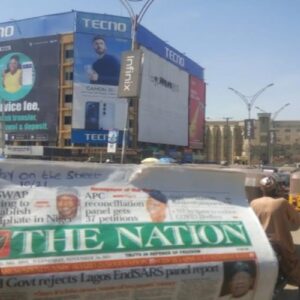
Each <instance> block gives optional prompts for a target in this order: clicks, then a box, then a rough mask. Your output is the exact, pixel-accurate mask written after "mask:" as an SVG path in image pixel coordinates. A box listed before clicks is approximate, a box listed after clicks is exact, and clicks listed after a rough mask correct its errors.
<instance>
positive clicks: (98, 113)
mask: <svg viewBox="0 0 300 300" xmlns="http://www.w3.org/2000/svg"><path fill="white" fill-rule="evenodd" d="M134 47H135V49H138V50H140V51H141V53H142V55H141V59H140V62H139V63H140V65H141V67H140V68H139V70H141V71H140V73H139V74H138V79H139V86H138V88H137V90H138V94H137V95H135V96H134V97H130V98H128V99H125V98H120V97H118V83H119V78H120V70H121V58H122V55H123V53H124V52H128V51H131V50H132V39H131V20H130V19H129V18H125V17H119V16H110V15H102V14H94V13H84V12H76V11H72V12H69V13H63V14H57V15H50V16H42V17H37V18H32V19H25V20H19V21H10V22H6V23H2V24H0V70H1V72H0V74H1V75H0V77H1V78H0V82H1V84H0V98H1V104H2V105H1V106H0V108H1V110H2V111H3V115H2V117H1V120H2V125H3V128H4V130H3V131H4V133H3V135H2V136H3V137H5V144H6V154H8V155H16V153H17V152H18V151H19V153H21V154H23V155H30V153H31V155H38V156H44V157H50V158H51V157H59V158H61V159H67V158H71V159H87V158H88V157H96V160H98V161H104V160H105V159H106V158H107V157H113V158H115V159H116V160H119V159H120V156H121V152H122V148H123V149H124V148H125V147H124V145H125V144H126V148H125V150H126V155H127V156H131V157H133V158H135V159H138V158H142V157H143V156H152V155H154V154H160V155H170V156H175V157H176V156H181V158H182V157H185V158H186V159H189V160H191V159H192V156H193V154H198V153H200V152H201V151H203V148H204V126H205V125H204V120H205V82H204V70H203V68H202V67H201V66H200V65H198V64H197V63H195V62H194V61H193V60H191V59H190V58H188V57H187V56H185V55H184V54H183V53H181V52H180V51H178V50H177V49H174V48H173V47H172V46H170V45H168V44H167V43H165V42H164V41H162V40H161V39H159V38H158V37H157V36H156V35H154V34H153V33H151V32H150V31H149V30H147V29H146V28H145V27H143V26H141V25H139V26H138V29H137V34H136V45H134ZM14 66H15V67H14ZM128 74H129V73H127V75H128ZM129 75H130V74H129ZM109 136H111V137H112V136H114V137H115V138H114V139H110V140H109ZM18 147H19V148H18ZM22 151H23V152H22Z"/></svg>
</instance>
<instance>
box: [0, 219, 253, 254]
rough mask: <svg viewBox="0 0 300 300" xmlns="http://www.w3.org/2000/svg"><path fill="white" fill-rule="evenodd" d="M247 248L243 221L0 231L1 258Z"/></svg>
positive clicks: (50, 227) (105, 225)
mask: <svg viewBox="0 0 300 300" xmlns="http://www.w3.org/2000/svg"><path fill="white" fill-rule="evenodd" d="M250 245H251V242H250V238H249V236H248V234H247V232H246V229H245V227H244V225H243V223H242V222H192V223H189V222H172V223H171V222H168V223H137V224H101V225H76V226H43V227H37V226H34V227H22V228H18V227H13V228H8V229H5V230H0V260H1V259H20V258H32V257H34V258H38V257H50V256H71V255H82V254H94V253H120V252H127V251H139V252H141V251H153V250H169V249H188V248H222V247H241V246H250Z"/></svg>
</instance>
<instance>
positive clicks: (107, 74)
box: [86, 35, 120, 85]
mask: <svg viewBox="0 0 300 300" xmlns="http://www.w3.org/2000/svg"><path fill="white" fill-rule="evenodd" d="M92 46H93V48H94V51H95V53H96V54H97V56H98V59H97V60H96V61H95V62H94V63H93V64H92V65H91V66H88V67H86V72H87V75H88V78H89V81H90V83H92V84H106V85H118V82H119V76H120V61H119V59H118V58H117V57H115V56H113V55H111V54H108V53H107V52H108V49H107V42H106V40H105V38H104V37H102V36H100V35H96V36H95V37H94V38H93V40H92Z"/></svg>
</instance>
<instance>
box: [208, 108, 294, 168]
mask: <svg viewBox="0 0 300 300" xmlns="http://www.w3.org/2000/svg"><path fill="white" fill-rule="evenodd" d="M253 125H254V128H253V130H254V137H253V139H251V145H250V147H249V140H248V139H247V138H245V123H244V121H227V122H225V121H207V122H206V144H205V146H206V147H205V149H206V160H207V161H213V162H217V163H220V162H222V161H226V162H228V163H229V164H232V163H241V164H248V159H249V149H250V151H251V163H253V164H260V163H263V164H283V163H294V162H298V161H300V121H276V120H272V119H271V114H269V113H259V114H258V115H257V119H256V120H254V122H253Z"/></svg>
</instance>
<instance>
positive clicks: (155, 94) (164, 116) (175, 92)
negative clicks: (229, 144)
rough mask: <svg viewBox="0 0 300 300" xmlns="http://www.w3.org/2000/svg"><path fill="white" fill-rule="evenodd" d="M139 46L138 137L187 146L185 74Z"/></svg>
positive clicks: (186, 77) (186, 80)
mask: <svg viewBox="0 0 300 300" xmlns="http://www.w3.org/2000/svg"><path fill="white" fill-rule="evenodd" d="M142 49H143V52H144V63H143V74H142V81H141V92H140V100H139V117H138V121H139V133H138V140H139V141H141V142H150V143H160V144H170V145H178V146H187V144H188V92H189V84H188V81H189V78H188V74H187V73H186V72H185V71H183V70H181V69H179V68H178V67H176V66H175V65H173V64H171V63H169V62H168V61H166V60H165V59H162V58H161V57H159V56H158V55H156V54H154V53H152V52H150V51H149V50H147V49H146V48H144V47H143V48H142Z"/></svg>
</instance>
